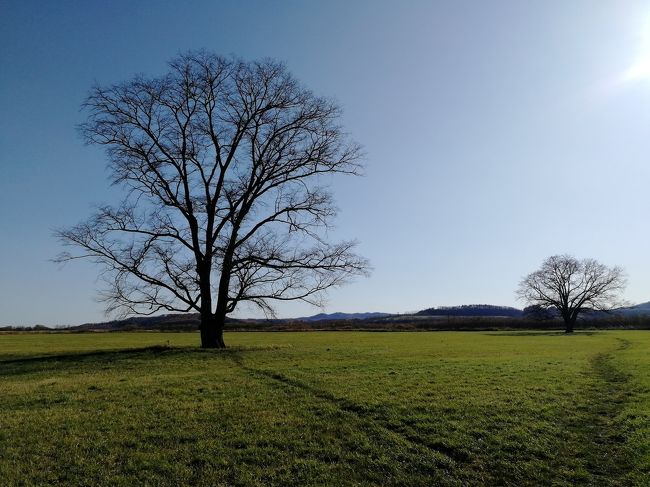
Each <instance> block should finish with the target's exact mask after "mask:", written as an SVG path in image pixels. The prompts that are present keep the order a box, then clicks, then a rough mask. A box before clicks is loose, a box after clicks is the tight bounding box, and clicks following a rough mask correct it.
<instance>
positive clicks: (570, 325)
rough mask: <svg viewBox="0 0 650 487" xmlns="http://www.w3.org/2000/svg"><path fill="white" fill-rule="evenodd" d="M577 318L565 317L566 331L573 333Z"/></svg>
mask: <svg viewBox="0 0 650 487" xmlns="http://www.w3.org/2000/svg"><path fill="white" fill-rule="evenodd" d="M575 321H576V320H572V319H571V318H568V319H567V318H565V319H564V326H565V329H564V332H565V333H573V325H574V324H575Z"/></svg>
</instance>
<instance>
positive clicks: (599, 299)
mask: <svg viewBox="0 0 650 487" xmlns="http://www.w3.org/2000/svg"><path fill="white" fill-rule="evenodd" d="M625 285H626V277H625V273H624V272H623V269H622V268H621V267H608V266H606V265H604V264H601V263H599V262H597V261H596V260H594V259H582V260H578V259H576V258H575V257H573V256H570V255H554V256H552V257H549V258H548V259H546V260H545V261H544V263H543V264H542V266H541V267H540V269H539V270H537V271H535V272H533V273H531V274H528V275H527V276H526V277H524V278H523V279H522V281H521V283H520V284H519V288H518V289H517V295H518V297H519V298H520V299H522V300H523V301H525V302H526V303H528V304H529V305H538V306H541V307H544V308H555V309H557V311H558V313H559V314H560V316H561V317H562V319H563V320H564V323H565V325H566V332H567V333H572V332H573V327H574V325H575V322H576V320H577V319H578V316H579V315H580V313H582V312H585V311H593V310H599V311H608V310H612V309H613V308H616V307H618V306H621V305H623V304H624V302H623V300H622V299H621V293H622V292H623V290H624V289H625Z"/></svg>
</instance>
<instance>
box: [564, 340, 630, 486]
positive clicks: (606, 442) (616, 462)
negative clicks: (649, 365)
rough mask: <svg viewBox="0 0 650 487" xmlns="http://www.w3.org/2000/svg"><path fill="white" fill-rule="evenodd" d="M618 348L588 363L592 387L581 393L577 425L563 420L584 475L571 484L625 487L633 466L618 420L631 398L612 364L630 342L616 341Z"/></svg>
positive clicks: (570, 452) (568, 452) (623, 376)
mask: <svg viewBox="0 0 650 487" xmlns="http://www.w3.org/2000/svg"><path fill="white" fill-rule="evenodd" d="M616 339H617V340H618V342H619V346H618V347H617V348H616V349H614V350H612V351H609V352H602V353H598V354H596V355H595V356H594V357H592V358H591V360H590V367H589V370H588V371H587V374H588V375H589V376H591V377H592V379H593V381H594V383H593V384H590V385H589V386H588V387H587V388H586V390H585V391H584V396H585V397H584V400H583V406H582V407H578V412H580V411H582V414H581V415H579V416H577V421H576V420H574V421H571V418H570V417H569V418H565V420H564V421H565V422H566V425H565V427H566V429H567V431H568V432H569V435H570V437H571V438H572V439H573V440H574V441H576V442H579V445H580V446H581V447H582V449H579V450H578V456H579V458H580V463H581V465H580V466H581V467H582V468H583V469H584V472H583V475H581V476H578V477H577V478H574V479H573V483H574V484H581V485H593V486H612V487H617V486H625V485H628V483H627V481H626V475H627V474H628V473H629V472H630V470H631V469H632V468H633V466H634V452H632V451H630V449H629V447H627V446H626V438H627V434H626V431H625V430H624V429H623V427H622V425H621V424H619V421H618V417H619V415H620V413H621V411H622V410H623V409H624V407H625V405H626V404H627V402H628V401H629V400H630V397H631V395H632V391H631V388H630V387H629V376H628V375H627V374H625V373H623V372H621V371H620V370H618V369H616V368H615V367H614V365H613V364H612V358H613V355H614V354H616V353H618V352H621V351H623V350H625V349H627V348H629V347H630V345H631V343H630V341H628V340H626V339H623V338H616ZM571 446H575V443H571V444H570V445H566V444H565V448H563V450H562V451H561V452H560V457H561V458H560V460H562V457H565V456H568V457H569V458H571V457H572V455H574V454H575V450H572V449H570V447H571ZM585 473H586V475H584V474H585Z"/></svg>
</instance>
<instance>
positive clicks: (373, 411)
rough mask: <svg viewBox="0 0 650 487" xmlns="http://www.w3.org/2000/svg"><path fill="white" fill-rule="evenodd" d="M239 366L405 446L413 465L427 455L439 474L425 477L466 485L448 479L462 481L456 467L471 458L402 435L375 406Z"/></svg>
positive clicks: (407, 435)
mask: <svg viewBox="0 0 650 487" xmlns="http://www.w3.org/2000/svg"><path fill="white" fill-rule="evenodd" d="M240 365H241V366H242V368H243V369H244V370H245V371H246V372H248V373H249V374H250V375H251V376H253V377H256V378H258V379H262V380H265V381H267V382H268V380H269V379H271V380H272V381H273V382H274V383H275V384H276V385H279V386H282V387H285V388H290V389H293V390H298V391H301V392H302V393H303V394H304V395H305V396H306V397H308V398H310V399H314V398H315V399H317V400H320V401H323V402H325V403H327V404H329V405H331V406H334V407H335V408H336V409H337V410H338V411H340V412H341V413H342V414H344V415H347V416H349V417H351V419H353V420H354V421H355V422H357V423H360V424H361V425H362V428H363V430H364V431H365V432H370V433H372V435H371V436H376V437H380V438H382V440H384V441H386V442H387V443H393V444H402V445H403V446H405V447H406V449H407V451H409V453H410V454H411V455H413V456H414V458H413V460H414V461H417V460H416V459H417V457H418V456H420V455H421V454H422V453H426V454H427V455H430V456H431V457H432V458H433V460H434V462H435V465H436V467H437V469H438V471H436V472H433V471H431V472H428V473H429V474H437V475H440V474H442V475H443V479H439V480H442V481H443V482H444V484H445V485H446V484H447V483H448V482H450V481H451V483H452V484H456V483H458V482H461V483H462V484H463V485H466V484H467V480H468V479H463V478H456V479H455V480H451V479H450V478H449V477H448V476H447V475H448V474H449V472H450V471H455V472H457V473H460V474H461V477H464V476H463V472H462V470H463V469H462V468H457V467H459V466H460V465H459V464H465V463H469V462H470V461H471V458H470V457H469V455H468V454H466V453H465V452H463V451H461V450H457V449H455V448H452V447H448V446H447V445H443V444H441V443H440V442H436V443H435V444H432V443H431V442H428V441H426V439H424V438H421V437H419V436H415V435H413V434H408V433H407V432H404V431H403V430H402V429H401V428H399V426H396V425H393V424H391V423H390V422H389V421H387V420H386V419H385V418H383V417H382V412H381V410H380V409H379V408H377V407H375V406H371V405H366V404H359V403H356V402H354V401H351V400H349V399H345V398H341V397H337V396H335V395H334V394H332V393H330V392H328V391H326V390H323V389H319V388H317V387H314V386H313V385H311V384H308V383H305V382H303V381H300V380H298V379H295V378H291V377H288V376H286V375H284V374H281V373H278V372H273V371H268V370H261V369H255V368H251V367H247V366H245V365H243V364H240ZM414 466H415V465H414ZM464 473H466V472H464ZM436 485H438V484H436Z"/></svg>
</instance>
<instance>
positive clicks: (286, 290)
mask: <svg viewBox="0 0 650 487" xmlns="http://www.w3.org/2000/svg"><path fill="white" fill-rule="evenodd" d="M169 66H170V71H169V73H168V74H166V75H164V76H162V77H158V78H153V79H148V78H145V77H141V76H139V77H136V78H134V79H133V80H131V81H127V82H125V83H121V84H116V85H113V86H108V87H100V86H97V87H95V88H93V89H92V91H91V93H90V94H89V96H88V98H87V99H86V101H85V103H84V108H85V109H86V110H87V111H88V112H89V116H88V120H87V122H86V123H84V124H83V125H81V126H80V132H81V134H82V136H83V137H84V138H85V140H86V141H87V142H88V143H91V144H99V145H103V146H105V147H106V148H107V153H108V157H109V168H110V171H111V174H112V182H113V183H114V184H119V185H123V186H124V187H125V188H126V189H127V192H126V197H125V199H124V201H123V202H122V203H121V204H120V205H119V206H118V207H111V206H104V207H101V208H99V210H98V211H97V213H96V214H95V215H94V216H93V217H92V218H90V219H89V220H88V221H87V222H85V223H82V224H79V225H77V226H75V227H73V228H70V229H64V230H61V231H59V232H58V236H59V237H60V238H61V239H62V241H63V242H64V243H65V244H69V245H72V246H74V247H77V248H80V249H81V253H78V254H72V253H69V252H66V253H63V254H61V255H60V256H59V257H58V260H59V261H61V262H64V261H68V260H71V259H76V258H89V259H91V260H93V261H95V262H97V263H99V264H101V265H102V266H103V269H104V274H103V276H104V277H105V280H106V281H107V283H108V286H107V289H106V290H105V291H104V292H103V297H104V298H105V300H106V301H107V303H108V310H109V311H121V312H122V314H152V313H155V312H157V311H159V310H168V311H181V312H187V311H192V310H195V311H197V312H199V313H200V316H201V325H200V329H201V344H202V346H203V347H224V346H225V345H224V341H223V326H224V321H225V318H226V315H227V314H229V313H231V312H233V311H234V310H235V308H236V306H237V305H238V304H239V303H242V302H249V303H253V304H254V305H256V306H258V307H259V308H261V309H262V310H263V311H264V312H265V313H267V314H273V307H272V302H273V301H274V300H303V301H306V302H309V303H312V304H316V305H319V304H320V303H321V299H322V297H323V292H324V291H325V290H327V289H328V288H330V287H332V286H337V285H340V284H343V283H344V282H346V281H347V280H348V279H349V278H350V277H352V276H355V275H364V274H366V273H367V272H368V271H367V269H368V264H367V261H366V260H365V259H363V258H362V257H359V256H357V255H355V254H354V252H353V247H354V246H355V243H354V242H341V243H337V244H331V243H328V242H326V240H325V238H324V237H325V230H326V229H327V227H328V225H329V223H330V221H331V219H332V217H334V216H335V213H336V212H335V207H334V204H333V200H332V198H331V195H330V193H329V192H328V191H327V190H326V188H325V185H324V184H325V183H327V179H325V180H324V178H323V176H329V175H332V174H346V175H355V174H358V173H359V170H360V165H359V162H358V161H359V157H360V148H359V146H358V145H357V144H356V143H354V142H352V141H350V140H349V139H348V137H347V135H346V134H345V133H344V132H343V131H342V129H341V127H340V125H339V123H338V120H339V118H340V109H339V107H338V106H337V105H336V104H335V103H334V102H332V101H331V100H328V99H325V98H321V97H317V96H315V95H313V94H312V93H311V92H310V91H309V90H307V89H305V88H304V87H302V86H301V85H300V84H299V83H298V82H297V81H296V80H295V79H294V78H293V77H292V76H291V74H290V73H289V72H288V71H287V69H286V68H285V66H284V65H282V64H280V63H277V62H274V61H271V60H263V61H259V62H243V61H241V60H238V59H233V58H223V57H219V56H216V55H213V54H211V53H207V52H203V51H202V52H190V53H188V54H185V55H182V56H180V57H178V58H177V59H175V60H173V61H172V62H171V63H170V65H169Z"/></svg>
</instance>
